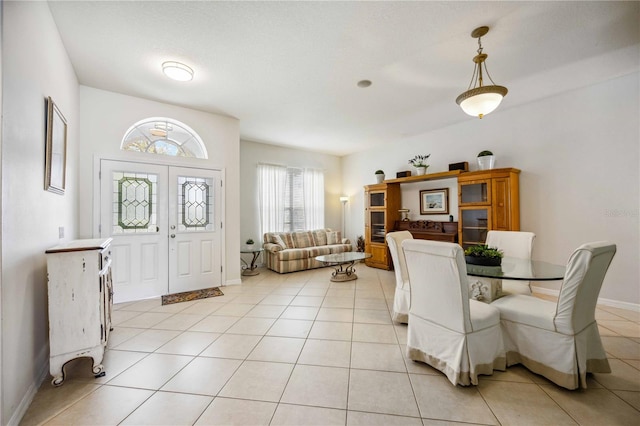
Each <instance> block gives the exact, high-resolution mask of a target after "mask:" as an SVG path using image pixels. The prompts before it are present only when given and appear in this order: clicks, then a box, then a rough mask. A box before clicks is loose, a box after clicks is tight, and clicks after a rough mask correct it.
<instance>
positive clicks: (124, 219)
mask: <svg viewBox="0 0 640 426" xmlns="http://www.w3.org/2000/svg"><path fill="white" fill-rule="evenodd" d="M112 178H113V191H114V193H113V197H112V199H113V222H112V226H113V228H112V232H113V234H123V233H147V232H154V233H155V232H158V230H157V228H158V223H157V221H158V217H157V210H158V206H157V199H158V197H157V192H158V175H157V174H153V173H131V172H113V174H112Z"/></svg>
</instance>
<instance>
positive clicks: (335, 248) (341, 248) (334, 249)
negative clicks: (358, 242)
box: [328, 244, 353, 254]
mask: <svg viewBox="0 0 640 426" xmlns="http://www.w3.org/2000/svg"><path fill="white" fill-rule="evenodd" d="M328 247H329V248H330V249H331V254H334V253H344V252H347V251H351V250H353V247H351V244H333V245H330V246H328Z"/></svg>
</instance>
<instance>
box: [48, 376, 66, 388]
mask: <svg viewBox="0 0 640 426" xmlns="http://www.w3.org/2000/svg"><path fill="white" fill-rule="evenodd" d="M62 383H64V376H57V377H54V378H53V380H51V384H52V385H53V386H56V387H58V386H62Z"/></svg>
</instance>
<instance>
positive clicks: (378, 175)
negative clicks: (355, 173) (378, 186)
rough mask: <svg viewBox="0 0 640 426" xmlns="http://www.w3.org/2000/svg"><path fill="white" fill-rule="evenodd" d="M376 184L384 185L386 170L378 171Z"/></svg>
mask: <svg viewBox="0 0 640 426" xmlns="http://www.w3.org/2000/svg"><path fill="white" fill-rule="evenodd" d="M375 175H376V182H378V183H382V181H383V180H384V170H376V173H375Z"/></svg>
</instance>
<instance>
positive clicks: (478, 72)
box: [456, 27, 508, 118]
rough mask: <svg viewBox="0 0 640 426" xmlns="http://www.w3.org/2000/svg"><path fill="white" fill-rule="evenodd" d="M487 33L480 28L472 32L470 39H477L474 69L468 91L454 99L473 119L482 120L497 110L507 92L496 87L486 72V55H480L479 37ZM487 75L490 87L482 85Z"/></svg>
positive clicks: (484, 29)
mask: <svg viewBox="0 0 640 426" xmlns="http://www.w3.org/2000/svg"><path fill="white" fill-rule="evenodd" d="M488 32H489V27H480V28H476V29H475V30H473V32H472V33H471V37H473V38H477V39H478V51H477V53H478V54H477V55H476V56H475V57H474V58H473V62H475V64H476V65H475V67H474V69H473V76H472V77H471V83H470V84H469V89H468V90H467V91H466V92H464V93H462V94H461V95H460V96H458V97H457V98H456V103H457V104H458V105H460V107H461V108H462V110H463V111H464V112H465V113H467V114H469V115H471V116H474V117H478V118H482V117H484V116H485V115H487V114H489V113H490V112H492V111H494V110H495V109H496V108H498V105H500V103H501V102H502V98H504V97H505V96H506V94H507V92H508V90H507V88H506V87H504V86H498V85H496V84H495V83H494V82H493V79H492V78H491V76H490V75H489V71H487V65H486V63H485V60H486V59H487V56H488V55H487V54H485V53H482V43H481V37H482V36H483V35H485V34H487V33H488ZM485 74H486V75H487V77H489V80H490V81H491V83H492V84H491V85H490V86H484V85H483V76H484V75H485Z"/></svg>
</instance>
